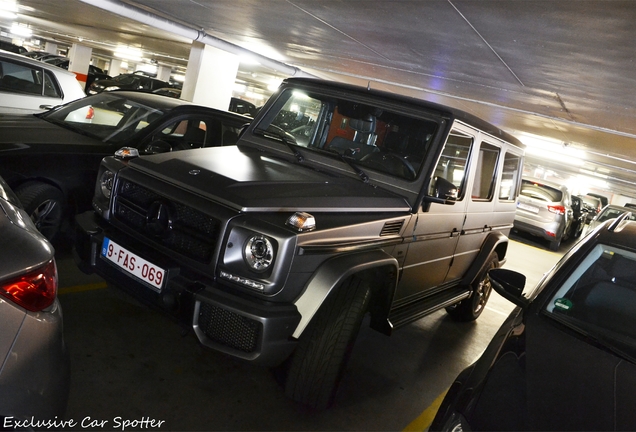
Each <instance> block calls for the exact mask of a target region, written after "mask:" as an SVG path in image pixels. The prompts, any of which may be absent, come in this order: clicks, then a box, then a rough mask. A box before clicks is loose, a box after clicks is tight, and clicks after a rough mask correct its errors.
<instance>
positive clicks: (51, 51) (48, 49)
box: [44, 41, 57, 54]
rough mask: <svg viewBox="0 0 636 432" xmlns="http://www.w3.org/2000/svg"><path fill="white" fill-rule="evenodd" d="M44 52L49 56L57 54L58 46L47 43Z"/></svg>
mask: <svg viewBox="0 0 636 432" xmlns="http://www.w3.org/2000/svg"><path fill="white" fill-rule="evenodd" d="M44 51H46V52H47V53H49V54H57V44H56V43H53V42H48V41H47V42H46V43H45V44H44Z"/></svg>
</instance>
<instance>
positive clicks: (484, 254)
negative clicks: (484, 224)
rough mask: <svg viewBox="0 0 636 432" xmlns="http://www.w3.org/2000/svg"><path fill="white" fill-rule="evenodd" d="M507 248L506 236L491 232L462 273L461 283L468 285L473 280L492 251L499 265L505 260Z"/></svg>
mask: <svg viewBox="0 0 636 432" xmlns="http://www.w3.org/2000/svg"><path fill="white" fill-rule="evenodd" d="M507 250H508V237H506V236H505V235H504V234H502V233H500V232H498V231H494V232H491V233H490V234H489V235H488V237H486V240H485V241H484V243H483V245H482V246H481V249H480V250H479V253H478V254H477V256H476V257H475V260H474V261H473V263H472V265H471V266H470V268H469V269H468V271H467V272H466V274H464V277H463V278H462V283H461V284H462V285H470V284H472V283H473V282H474V281H475V278H476V277H477V276H479V275H480V274H481V270H482V269H483V267H484V265H486V262H487V260H488V257H489V256H490V254H492V253H493V252H496V253H497V257H498V258H499V263H500V265H501V264H502V263H503V262H505V258H506V252H507Z"/></svg>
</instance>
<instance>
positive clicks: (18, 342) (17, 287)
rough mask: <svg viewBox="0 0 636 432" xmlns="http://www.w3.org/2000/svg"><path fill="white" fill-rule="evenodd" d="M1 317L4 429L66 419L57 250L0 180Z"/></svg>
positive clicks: (0, 384) (67, 371) (0, 389)
mask: <svg viewBox="0 0 636 432" xmlns="http://www.w3.org/2000/svg"><path fill="white" fill-rule="evenodd" d="M0 317H2V318H1V322H2V326H0V364H1V365H2V367H1V368H0V421H1V422H2V424H3V427H2V429H3V430H13V429H14V428H13V427H11V424H13V423H12V422H13V421H14V420H19V421H25V420H30V419H31V416H34V417H36V418H39V419H54V418H55V416H58V418H60V419H61V418H63V415H64V411H65V408H66V402H67V400H68V391H69V380H70V369H69V356H68V352H67V348H66V345H65V343H64V334H63V331H62V330H63V329H62V326H63V324H62V308H61V306H60V303H59V301H58V300H57V268H56V264H55V259H54V249H53V247H52V246H51V244H50V243H49V242H48V241H47V240H46V239H45V238H44V236H42V235H41V234H40V233H39V232H38V231H37V229H36V228H35V226H34V225H33V223H32V222H31V220H30V219H29V216H28V215H27V214H26V212H25V211H24V210H23V209H22V206H21V204H20V201H19V200H18V198H17V196H15V194H14V193H13V191H12V190H11V189H10V188H9V186H8V185H7V184H6V183H5V182H4V180H3V179H2V178H0ZM7 421H9V422H10V423H9V424H7ZM18 429H20V430H22V429H25V428H22V427H20V428H18Z"/></svg>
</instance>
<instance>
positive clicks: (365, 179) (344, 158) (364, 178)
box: [325, 149, 369, 183]
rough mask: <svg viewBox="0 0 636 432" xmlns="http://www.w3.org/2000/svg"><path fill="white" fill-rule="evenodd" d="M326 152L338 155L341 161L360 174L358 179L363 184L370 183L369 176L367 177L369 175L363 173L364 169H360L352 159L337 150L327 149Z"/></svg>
mask: <svg viewBox="0 0 636 432" xmlns="http://www.w3.org/2000/svg"><path fill="white" fill-rule="evenodd" d="M325 151H327V152H329V153H333V154H335V155H338V157H339V158H340V160H341V161H343V162H344V163H346V164H347V165H349V166H350V167H351V168H352V169H353V170H354V171H355V172H356V174H358V177H360V178H361V179H362V181H363V182H365V183H369V176H368V175H367V173H365V172H364V171H362V169H360V167H359V166H358V165H357V164H356V163H355V162H354V159H353V158H352V157H349V156H345V155H343V154H342V153H340V152H339V151H337V150H329V149H327V150H325Z"/></svg>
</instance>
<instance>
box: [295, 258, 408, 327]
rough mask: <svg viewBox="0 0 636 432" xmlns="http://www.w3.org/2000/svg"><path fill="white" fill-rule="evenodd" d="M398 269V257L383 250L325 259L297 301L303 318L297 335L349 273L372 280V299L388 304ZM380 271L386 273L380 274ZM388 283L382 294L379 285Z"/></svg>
mask: <svg viewBox="0 0 636 432" xmlns="http://www.w3.org/2000/svg"><path fill="white" fill-rule="evenodd" d="M398 273H399V272H398V262H397V260H396V259H395V258H394V257H392V256H391V255H389V254H387V253H386V252H384V251H382V250H373V251H368V252H360V253H353V254H347V255H339V256H336V257H333V258H330V259H329V260H327V261H325V262H324V263H323V264H321V265H320V267H319V268H318V269H317V270H316V272H314V274H313V275H312V277H311V278H310V280H309V282H308V283H307V285H306V287H305V290H304V291H303V294H302V295H301V296H300V297H299V298H298V299H297V300H296V301H295V303H294V304H295V305H296V308H297V309H298V312H299V313H300V315H301V319H300V322H299V323H298V326H297V327H296V330H295V331H294V334H293V337H295V338H298V337H300V335H301V334H302V332H303V331H304V330H305V328H306V327H307V325H308V324H309V322H310V321H311V320H312V318H313V317H314V315H315V314H316V312H317V311H318V309H319V308H320V306H321V305H322V304H323V302H324V301H325V299H326V298H327V296H328V295H329V293H330V292H331V291H332V290H333V289H334V288H336V287H337V286H338V285H340V283H341V282H342V281H344V280H345V279H346V278H348V277H349V276H351V275H360V277H361V278H362V279H364V280H366V281H368V282H369V284H370V285H371V290H372V299H371V302H372V303H376V301H379V302H380V303H381V304H386V305H388V304H390V301H391V300H392V298H393V292H394V290H395V287H396V286H397V280H398ZM378 274H381V275H383V277H382V278H380V277H378ZM387 285H388V286H389V289H387V290H382V295H381V296H380V297H378V296H377V294H376V292H377V291H378V290H377V288H378V287H386V286H387ZM373 297H375V300H374V298H373ZM383 297H384V298H383ZM372 307H373V306H372Z"/></svg>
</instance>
